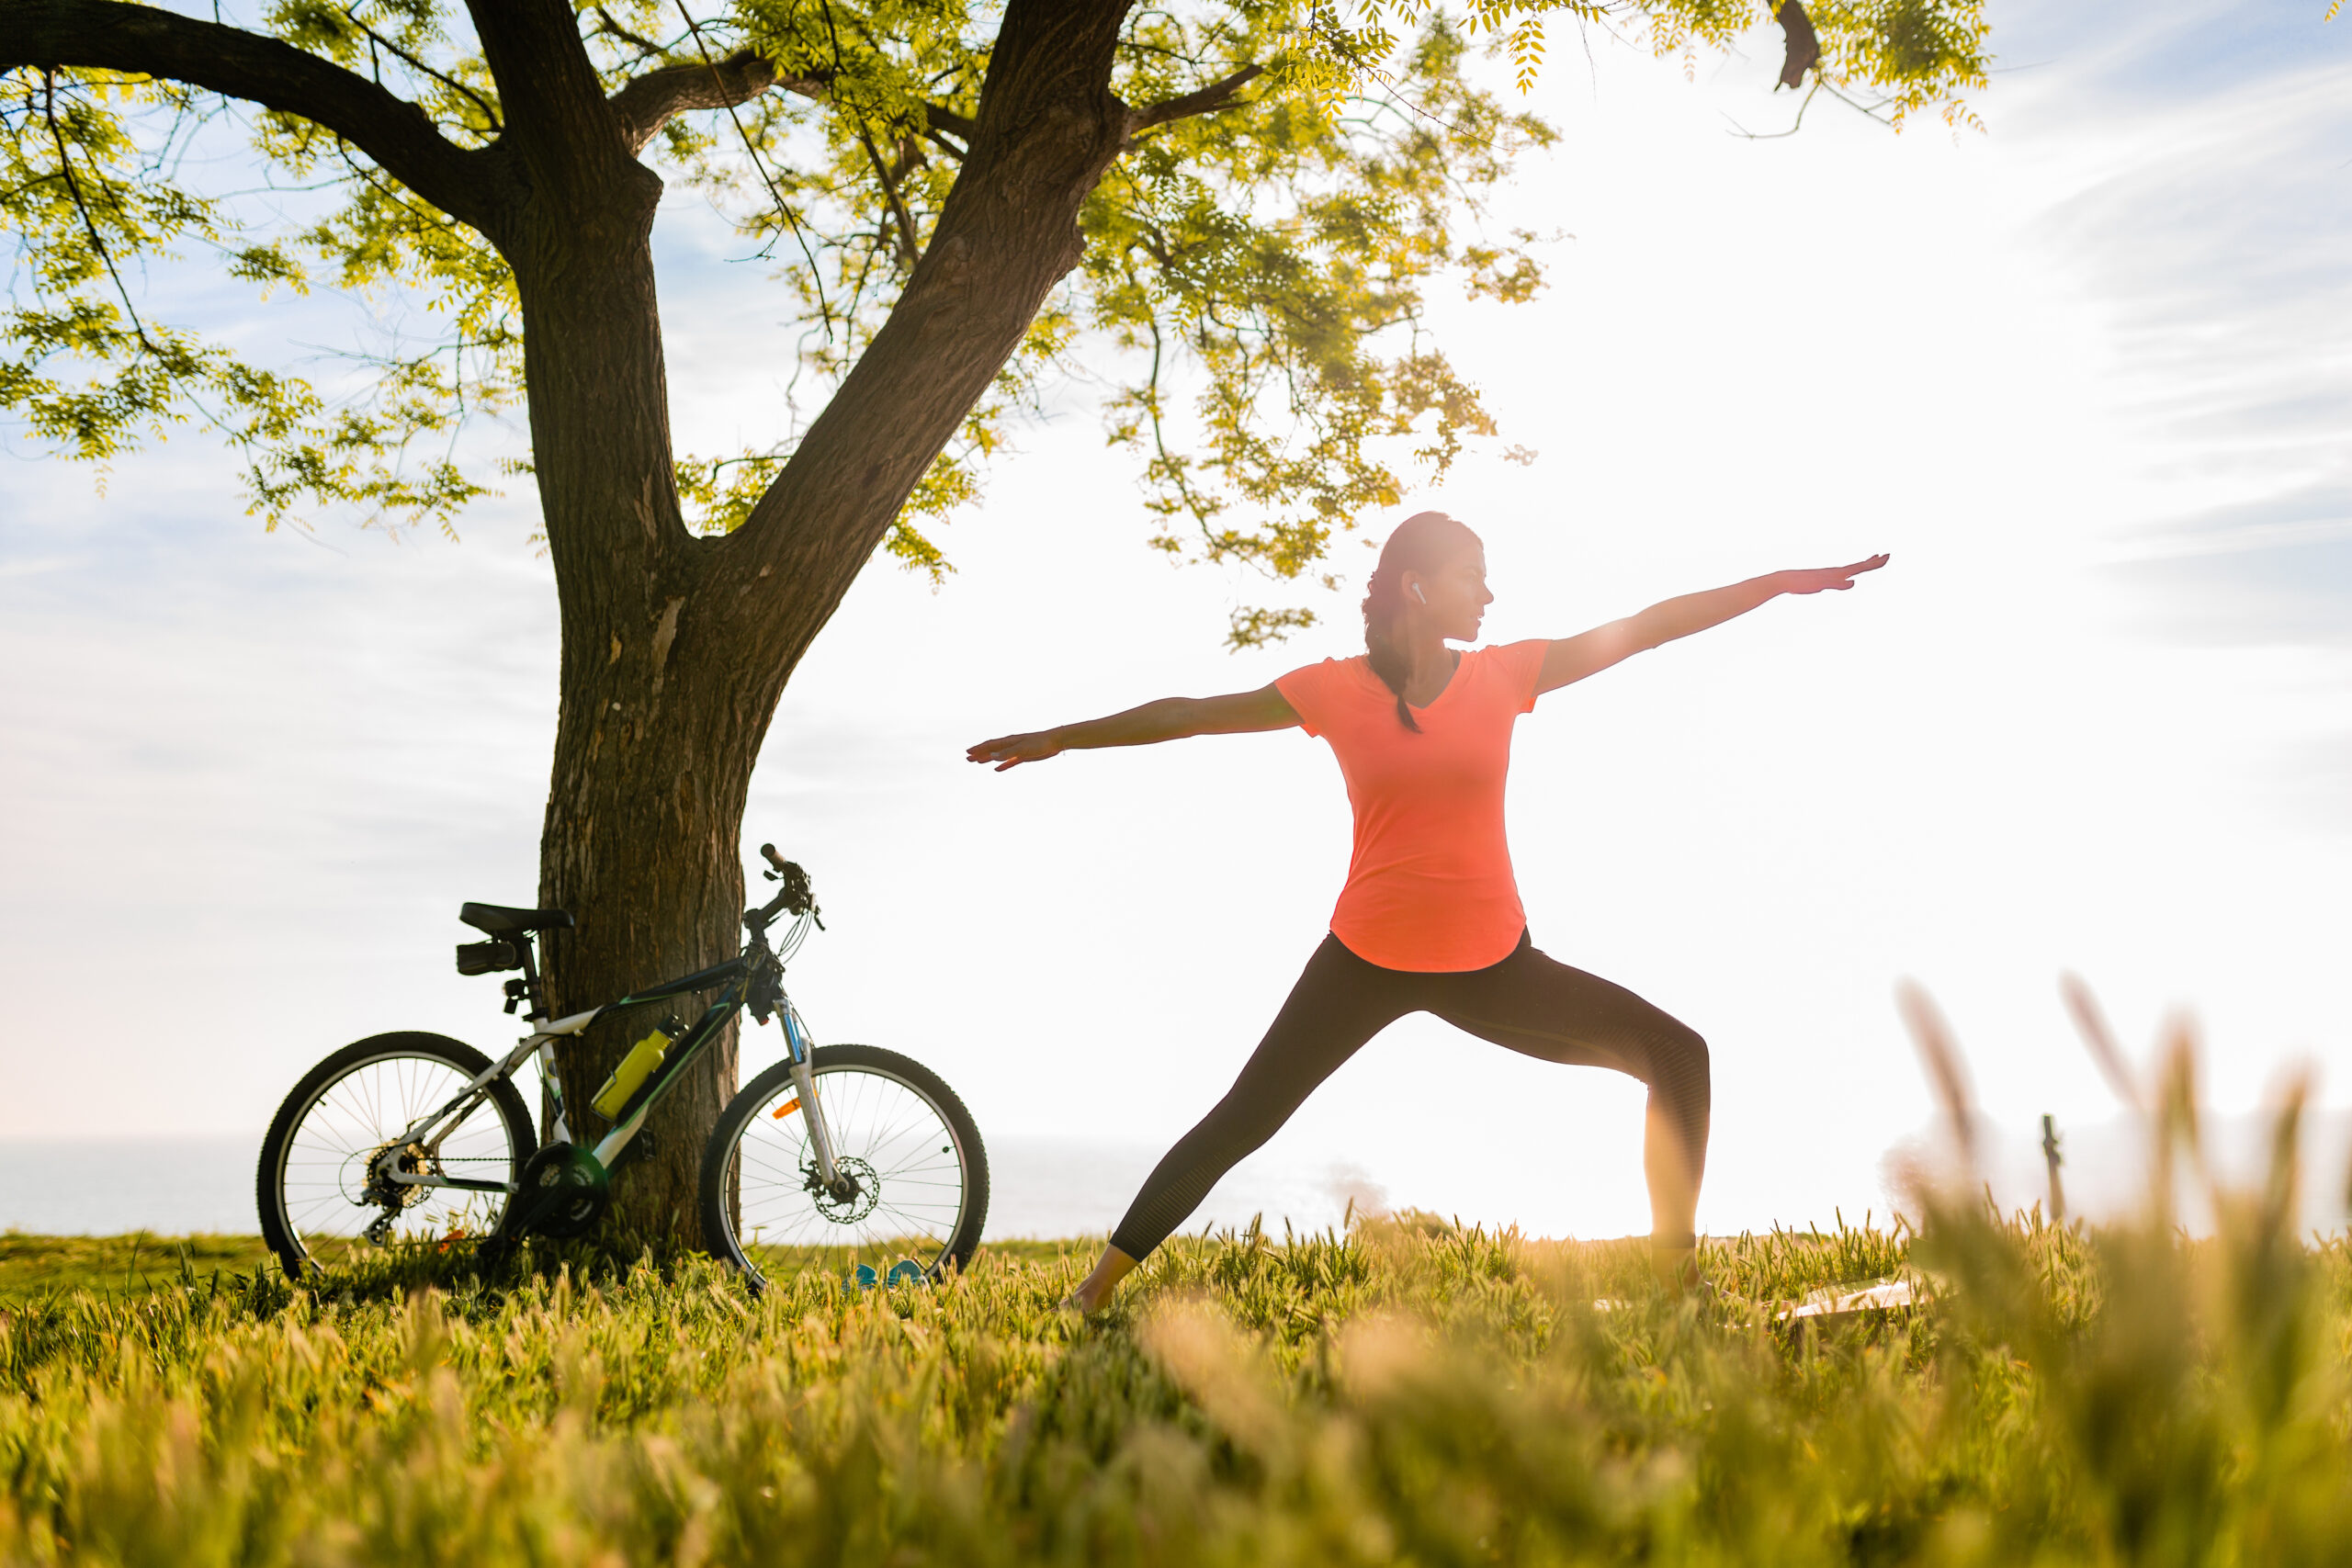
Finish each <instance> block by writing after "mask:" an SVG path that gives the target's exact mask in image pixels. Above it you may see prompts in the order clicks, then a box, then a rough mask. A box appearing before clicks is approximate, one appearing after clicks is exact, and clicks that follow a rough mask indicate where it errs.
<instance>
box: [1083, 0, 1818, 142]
mask: <svg viewBox="0 0 2352 1568" xmlns="http://www.w3.org/2000/svg"><path fill="white" fill-rule="evenodd" d="M1789 3H1790V4H1791V5H1794V4H1795V3H1796V0H1789ZM1265 73H1266V68H1265V67H1264V66H1262V65H1245V66H1243V67H1242V68H1241V69H1240V70H1238V71H1237V72H1235V73H1233V74H1232V75H1230V76H1227V77H1226V78H1225V79H1224V80H1223V81H1221V82H1212V83H1210V84H1209V85H1207V86H1205V87H1203V88H1201V89H1200V90H1198V91H1197V92H1191V93H1186V94H1185V95H1183V96H1182V97H1175V98H1170V99H1168V100H1167V101H1166V102H1164V103H1157V104H1153V105H1152V106H1151V107H1148V108H1140V109H1136V110H1134V111H1133V112H1132V114H1131V116H1130V119H1129V129H1128V132H1127V134H1128V135H1130V136H1132V135H1134V134H1135V133H1136V131H1138V130H1150V129H1151V128H1152V127H1153V126H1155V125H1166V124H1167V123H1168V122H1169V121H1170V120H1171V119H1183V118H1186V117H1188V116H1191V115H1196V114H1214V113H1215V112H1216V111H1217V110H1218V109H1222V108H1230V107H1233V95H1234V94H1236V93H1238V92H1239V91H1240V90H1241V89H1242V88H1244V87H1246V86H1248V85H1250V83H1252V82H1254V81H1256V80H1257V79H1258V78H1259V77H1261V76H1262V75H1264V74H1265Z"/></svg>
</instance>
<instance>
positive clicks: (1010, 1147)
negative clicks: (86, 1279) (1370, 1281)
mask: <svg viewBox="0 0 2352 1568" xmlns="http://www.w3.org/2000/svg"><path fill="white" fill-rule="evenodd" d="M260 1148H261V1135H260V1134H246V1135H243V1136H238V1137H203V1138H189V1137H175V1138H143V1139H58V1140H54V1141H51V1140H40V1139H6V1140H0V1230H19V1231H27V1232H30V1233H33V1234H35V1235H119V1234H121V1233H123V1232H126V1231H136V1230H149V1231H153V1232H155V1233H157V1234H158V1235H187V1234H190V1233H192V1232H199V1231H211V1232H224V1233H227V1234H230V1235H253V1234H254V1233H255V1232H256V1231H258V1230H259V1229H260V1228H261V1224H260V1221H259V1220H258V1219H257V1218H256V1217H255V1205H254V1160H255V1159H256V1158H257V1157H258V1156H259V1153H260ZM1160 1153H1161V1151H1160V1150H1159V1148H1157V1147H1136V1146H1131V1145H1114V1144H1100V1143H1091V1142H1082V1141H1079V1140H1074V1139H1062V1138H1016V1137H1004V1138H996V1139H991V1140H989V1187H990V1196H989V1224H988V1231H987V1234H988V1235H989V1236H990V1237H996V1238H1006V1237H1012V1236H1034V1237H1047V1238H1053V1237H1060V1236H1077V1235H1104V1234H1105V1233H1107V1232H1108V1231H1109V1230H1110V1228H1111V1227H1112V1226H1113V1225H1114V1224H1117V1223H1118V1220H1119V1216H1120V1215H1121V1214H1123V1213H1125V1212H1126V1206H1127V1201H1128V1200H1129V1199H1130V1198H1132V1197H1134V1196H1135V1191H1136V1188H1137V1187H1138V1186H1140V1185H1141V1184H1142V1182H1143V1179H1144V1178H1145V1177H1146V1176H1147V1175H1148V1174H1149V1173H1150V1171H1151V1168H1152V1166H1153V1165H1154V1164H1155V1163H1157V1162H1158V1160H1159V1156H1160ZM1351 1195H1353V1196H1358V1197H1359V1198H1360V1197H1361V1196H1362V1178H1361V1176H1360V1174H1359V1173H1356V1172H1353V1171H1351V1170H1350V1169H1349V1168H1346V1167H1344V1166H1330V1165H1327V1164H1318V1163H1312V1162H1309V1163H1301V1164H1294V1165H1284V1164H1283V1163H1281V1162H1279V1161H1277V1160H1272V1159H1268V1158H1265V1157H1263V1156H1261V1157H1260V1158H1258V1159H1252V1160H1245V1161H1244V1162H1242V1164H1240V1165H1239V1166H1237V1167H1236V1168H1234V1170H1233V1171H1232V1173H1231V1174H1230V1175H1228V1176H1227V1178H1226V1179H1225V1180H1224V1181H1223V1182H1221V1183H1220V1184H1219V1185H1218V1186H1217V1188H1216V1190H1215V1191H1213V1192H1211V1193H1210V1194H1209V1198H1208V1201H1207V1202H1206V1203H1204V1205H1203V1206H1202V1208H1201V1212H1200V1213H1198V1214H1195V1215H1194V1216H1193V1222H1192V1224H1191V1225H1190V1226H1189V1227H1188V1228H1190V1229H1193V1230H1197V1229H1199V1228H1200V1227H1201V1226H1202V1225H1204V1224H1234V1225H1240V1224H1248V1223H1249V1221H1250V1216H1251V1215H1252V1214H1256V1213H1263V1214H1264V1215H1265V1216H1266V1223H1267V1224H1268V1225H1270V1226H1272V1227H1276V1228H1279V1226H1280V1225H1281V1224H1282V1222H1283V1220H1285V1219H1287V1220H1289V1221H1290V1222H1291V1223H1292V1224H1294V1225H1296V1226H1300V1227H1317V1228H1319V1227H1321V1226H1323V1225H1328V1224H1337V1223H1338V1222H1339V1220H1340V1216H1341V1215H1342V1213H1344V1212H1345V1210H1346V1207H1347V1202H1348V1200H1349V1198H1350V1197H1351Z"/></svg>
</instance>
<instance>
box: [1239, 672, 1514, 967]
mask: <svg viewBox="0 0 2352 1568" xmlns="http://www.w3.org/2000/svg"><path fill="white" fill-rule="evenodd" d="M1550 646H1551V645H1550V644H1549V643H1548V642H1545V641H1543V640H1541V639H1539V640H1536V641H1532V642H1514V643H1507V644H1505V645H1504V646H1502V647H1500V648H1475V649H1470V650H1469V651H1468V652H1466V653H1464V654H1463V655H1462V660H1461V662H1460V663H1459V664H1457V665H1456V666H1455V667H1454V671H1453V679H1452V680H1450V681H1448V682H1446V683H1445V690H1443V691H1442V692H1440V693H1439V694H1437V700H1436V701H1435V702H1432V703H1431V704H1430V705H1429V706H1427V707H1425V708H1415V709H1414V710H1413V719H1414V722H1416V723H1418V724H1419V726H1420V727H1421V732H1420V733H1419V734H1418V735H1416V734H1414V733H1413V732H1412V731H1411V730H1409V729H1407V728H1405V727H1404V725H1402V724H1401V723H1399V722H1398V721H1397V695H1396V694H1395V693H1393V692H1391V691H1390V690H1389V689H1388V688H1387V687H1386V686H1385V685H1384V684H1382V683H1381V680H1380V677H1379V676H1377V675H1375V674H1374V673H1373V672H1372V661H1371V660H1368V659H1366V658H1365V657H1364V656H1363V655H1362V654H1358V655H1357V656H1356V657H1355V658H1353V659H1327V660H1324V661H1323V662H1322V663H1320V664H1309V665H1307V666H1306V668H1305V669H1303V670H1294V671H1291V672H1290V673H1289V674H1287V675H1284V676H1283V677H1282V678H1281V679H1280V680H1278V681H1276V682H1274V687H1275V689H1276V690H1277V691H1279V692H1281V693H1282V694H1283V698H1284V699H1285V700H1287V701H1288V702H1289V704H1290V705H1291V707H1292V709H1293V711H1295V713H1296V714H1297V715H1298V719H1299V724H1300V726H1301V727H1302V728H1305V729H1306V733H1307V734H1309V735H1317V736H1320V737H1322V739H1325V740H1326V741H1329V743H1330V747H1331V750H1332V752H1333V754H1334V755H1336V756H1337V757H1338V758H1339V760H1340V774H1341V776H1343V777H1344V778H1345V779H1346V780H1347V782H1348V802H1349V804H1350V805H1351V806H1352V807H1355V817H1356V835H1355V852H1354V854H1353V855H1352V856H1351V858H1350V859H1349V862H1348V885H1347V886H1345V887H1343V888H1341V889H1340V902H1339V905H1338V907H1337V908H1334V909H1333V910H1332V911H1331V934H1332V935H1334V936H1336V937H1338V938H1339V939H1340V942H1343V943H1344V944H1346V946H1347V949H1348V951H1349V952H1351V953H1354V954H1355V955H1356V956H1357V957H1359V958H1361V959H1363V960H1364V961H1366V962H1367V963H1371V964H1379V965H1380V966H1381V967H1382V968H1384V969H1410V970H1416V971H1422V972H1430V971H1443V970H1461V969H1484V968H1485V967H1487V965H1488V964H1499V963H1501V962H1502V961H1503V960H1504V959H1505V958H1507V957H1509V956H1510V951H1511V949H1512V948H1513V947H1515V946H1517V945H1518V943H1519V935H1520V932H1521V931H1524V930H1525V929H1526V927H1527V911H1526V910H1525V909H1524V908H1521V906H1520V902H1519V884H1518V883H1517V882H1516V881H1515V880H1514V879H1513V878H1512V876H1511V872H1510V844H1509V843H1507V842H1506V841H1505V840H1504V837H1503V780H1504V775H1505V774H1507V773H1509V772H1510V732H1511V727H1512V725H1514V724H1516V723H1517V722H1518V720H1519V716H1520V715H1521V714H1523V713H1527V712H1530V711H1531V710H1532V709H1533V708H1534V706H1535V680H1536V677H1537V675H1538V674H1539V673H1541V671H1543V668H1544V653H1545V652H1546V651H1547V650H1548V649H1550Z"/></svg>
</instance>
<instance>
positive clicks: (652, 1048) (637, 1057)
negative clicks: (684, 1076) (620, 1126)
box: [588, 1029, 670, 1122]
mask: <svg viewBox="0 0 2352 1568" xmlns="http://www.w3.org/2000/svg"><path fill="white" fill-rule="evenodd" d="M669 1049H670V1037H669V1036H668V1035H666V1034H664V1033H662V1032H661V1031H660V1030H658V1029H657V1030H655V1031H654V1032H652V1033H650V1034H649V1035H647V1036H646V1037H645V1038H644V1039H642V1040H640V1041H639V1042H638V1043H636V1044H634V1045H632V1046H630V1047H629V1048H628V1055H626V1056H623V1057H622V1058H621V1065H620V1066H617V1067H615V1068H614V1069H613V1076H612V1077H608V1078H606V1079H605V1087H604V1088H602V1089H598V1090H597V1091H596V1098H595V1099H594V1100H590V1101H589V1102H588V1103H589V1104H590V1105H593V1106H594V1107H595V1108H596V1114H597V1115H599V1116H602V1117H603V1118H604V1119H605V1121H607V1122H610V1121H612V1120H614V1119H615V1118H616V1117H617V1116H619V1115H620V1112H621V1107H622V1106H624V1105H627V1104H628V1097H629V1096H630V1095H632V1094H635V1093H636V1092H637V1089H638V1086H639V1084H642V1083H643V1082H644V1081H645V1080H646V1079H647V1078H649V1077H652V1076H653V1069H654V1068H656V1067H658V1066H661V1065H662V1055H664V1054H665V1053H666V1052H668V1050H669Z"/></svg>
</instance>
